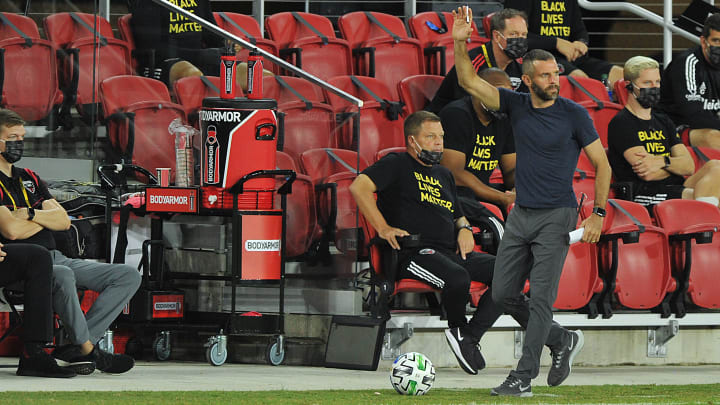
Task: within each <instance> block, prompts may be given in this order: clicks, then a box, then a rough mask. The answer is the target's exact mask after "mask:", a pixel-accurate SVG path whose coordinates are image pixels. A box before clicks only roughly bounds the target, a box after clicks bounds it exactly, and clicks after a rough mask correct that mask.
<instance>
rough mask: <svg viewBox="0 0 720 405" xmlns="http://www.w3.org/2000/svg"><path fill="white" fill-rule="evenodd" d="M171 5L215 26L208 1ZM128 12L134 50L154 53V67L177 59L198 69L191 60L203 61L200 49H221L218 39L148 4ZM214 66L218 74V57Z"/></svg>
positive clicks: (179, 1) (142, 2)
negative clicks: (162, 62) (152, 50)
mask: <svg viewBox="0 0 720 405" xmlns="http://www.w3.org/2000/svg"><path fill="white" fill-rule="evenodd" d="M173 3H174V4H175V5H177V6H178V7H180V8H182V9H184V10H187V11H189V12H191V13H193V14H195V15H197V16H199V17H201V18H203V19H205V20H206V21H209V22H211V23H215V19H214V17H213V15H212V10H211V8H210V1H209V0H176V1H173ZM130 12H131V13H132V19H130V28H131V30H132V33H133V38H134V40H135V46H136V47H137V48H138V49H154V50H155V61H156V64H157V63H159V62H160V61H163V60H165V59H168V58H181V59H185V60H188V61H190V62H191V63H193V62H194V64H196V65H197V64H200V65H202V63H199V62H198V61H194V60H193V59H196V58H197V59H202V58H203V56H204V50H203V48H205V47H207V48H220V47H222V46H223V40H222V38H221V37H220V36H218V35H215V34H213V33H212V32H210V31H207V30H203V28H202V26H201V25H200V24H198V23H196V22H194V21H190V20H188V19H186V18H185V17H184V16H182V15H180V14H178V13H175V12H171V11H169V10H167V9H166V8H164V7H162V6H159V5H157V4H155V3H153V2H152V1H148V0H139V1H136V2H135V3H134V4H133V5H132V7H130ZM217 55H219V54H217ZM194 56H195V57H196V58H194ZM216 63H217V69H218V71H219V69H220V67H219V66H220V61H219V56H218V57H216Z"/></svg>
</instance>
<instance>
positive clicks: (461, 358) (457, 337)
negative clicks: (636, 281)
mask: <svg viewBox="0 0 720 405" xmlns="http://www.w3.org/2000/svg"><path fill="white" fill-rule="evenodd" d="M445 338H446V339H447V342H448V344H449V345H450V349H452V351H453V353H454V354H455V357H456V358H457V360H458V363H459V364H460V367H461V368H462V369H463V370H465V372H466V373H468V374H473V375H475V374H477V373H478V371H480V370H482V369H484V368H485V359H484V358H483V356H482V354H481V353H480V350H479V349H478V339H477V338H476V337H475V336H472V335H470V334H469V333H465V332H463V331H462V329H461V328H450V329H446V330H445Z"/></svg>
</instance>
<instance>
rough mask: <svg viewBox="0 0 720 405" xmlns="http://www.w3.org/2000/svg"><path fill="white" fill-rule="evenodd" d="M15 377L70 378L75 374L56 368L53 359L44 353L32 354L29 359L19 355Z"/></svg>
mask: <svg viewBox="0 0 720 405" xmlns="http://www.w3.org/2000/svg"><path fill="white" fill-rule="evenodd" d="M16 374H17V375H20V376H28V377H50V378H71V377H75V376H76V375H77V374H76V373H75V371H73V370H72V369H69V368H64V367H60V366H58V364H57V362H56V361H55V359H54V358H53V357H52V356H50V355H49V354H47V353H45V352H44V351H40V352H37V353H33V354H32V355H30V356H29V357H25V354H22V355H20V364H18V369H17V373H16Z"/></svg>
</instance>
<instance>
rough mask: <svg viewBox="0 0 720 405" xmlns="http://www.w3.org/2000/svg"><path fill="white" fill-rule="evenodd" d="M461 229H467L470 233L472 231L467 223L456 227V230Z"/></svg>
mask: <svg viewBox="0 0 720 405" xmlns="http://www.w3.org/2000/svg"><path fill="white" fill-rule="evenodd" d="M461 229H467V230H468V231H470V232H471V233H472V231H473V228H472V226H470V225H468V224H465V225H463V226H461V227H459V228H458V231H460V230H461Z"/></svg>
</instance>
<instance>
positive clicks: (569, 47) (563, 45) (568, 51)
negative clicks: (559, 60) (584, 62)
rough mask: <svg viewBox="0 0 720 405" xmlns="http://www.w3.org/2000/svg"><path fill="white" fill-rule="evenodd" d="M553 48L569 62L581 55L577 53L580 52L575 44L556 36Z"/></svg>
mask: <svg viewBox="0 0 720 405" xmlns="http://www.w3.org/2000/svg"><path fill="white" fill-rule="evenodd" d="M555 48H556V49H557V51H558V52H560V53H561V54H562V55H563V56H564V57H565V59H567V60H568V61H570V62H572V61H574V60H575V59H577V58H578V57H580V56H581V55H580V54H579V53H580V52H579V51H578V49H577V47H575V45H573V44H572V42H570V41H567V40H564V39H562V38H557V42H556V43H555Z"/></svg>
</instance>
